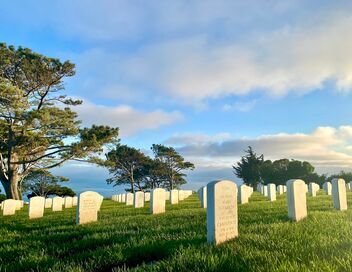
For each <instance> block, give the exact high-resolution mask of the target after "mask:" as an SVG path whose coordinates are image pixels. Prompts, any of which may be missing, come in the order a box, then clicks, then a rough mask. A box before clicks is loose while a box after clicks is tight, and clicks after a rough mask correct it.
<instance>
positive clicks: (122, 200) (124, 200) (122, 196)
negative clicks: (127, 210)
mask: <svg viewBox="0 0 352 272" xmlns="http://www.w3.org/2000/svg"><path fill="white" fill-rule="evenodd" d="M121 202H122V203H126V194H122V195H121Z"/></svg>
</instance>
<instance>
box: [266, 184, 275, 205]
mask: <svg viewBox="0 0 352 272" xmlns="http://www.w3.org/2000/svg"><path fill="white" fill-rule="evenodd" d="M268 197H269V200H270V201H276V185H275V184H273V183H270V184H268Z"/></svg>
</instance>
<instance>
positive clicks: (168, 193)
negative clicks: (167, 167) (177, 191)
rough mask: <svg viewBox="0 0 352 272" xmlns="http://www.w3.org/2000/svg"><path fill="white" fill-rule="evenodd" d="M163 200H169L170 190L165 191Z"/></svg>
mask: <svg viewBox="0 0 352 272" xmlns="http://www.w3.org/2000/svg"><path fill="white" fill-rule="evenodd" d="M165 200H167V201H170V191H167V192H165Z"/></svg>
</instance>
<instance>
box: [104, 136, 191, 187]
mask: <svg viewBox="0 0 352 272" xmlns="http://www.w3.org/2000/svg"><path fill="white" fill-rule="evenodd" d="M151 151H152V153H153V157H149V156H147V155H145V154H144V153H143V152H142V151H140V150H139V149H136V148H134V147H130V146H127V145H123V144H121V143H116V144H115V146H114V147H113V148H112V149H111V150H110V151H109V152H108V153H107V154H106V155H105V156H106V160H102V161H100V165H102V166H104V167H106V168H107V169H108V170H109V173H110V174H111V177H110V178H109V179H107V180H106V181H107V183H108V184H113V185H114V186H118V185H128V188H127V189H126V191H130V192H135V191H144V190H149V189H153V188H157V187H160V188H166V189H169V190H172V189H175V188H179V187H180V186H181V185H182V184H185V183H186V180H185V177H186V174H185V173H184V171H185V170H193V169H194V164H193V163H191V162H188V161H185V159H184V158H183V157H182V156H181V155H180V154H179V153H178V152H177V151H176V150H175V149H174V148H173V147H168V146H164V145H161V144H153V145H152V147H151Z"/></svg>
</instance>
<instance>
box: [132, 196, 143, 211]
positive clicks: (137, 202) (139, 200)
mask: <svg viewBox="0 0 352 272" xmlns="http://www.w3.org/2000/svg"><path fill="white" fill-rule="evenodd" d="M133 207H134V208H143V207H144V192H135V193H134V201H133Z"/></svg>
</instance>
